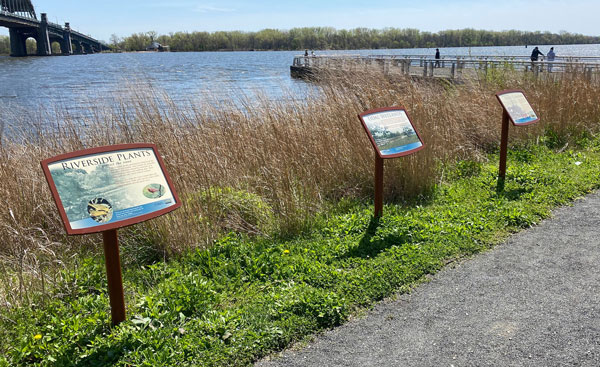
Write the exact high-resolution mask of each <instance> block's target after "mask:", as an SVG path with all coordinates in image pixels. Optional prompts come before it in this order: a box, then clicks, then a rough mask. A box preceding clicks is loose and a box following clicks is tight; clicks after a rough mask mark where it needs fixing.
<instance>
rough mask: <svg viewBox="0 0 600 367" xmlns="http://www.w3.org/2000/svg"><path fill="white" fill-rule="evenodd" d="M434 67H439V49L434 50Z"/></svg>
mask: <svg viewBox="0 0 600 367" xmlns="http://www.w3.org/2000/svg"><path fill="white" fill-rule="evenodd" d="M435 67H436V68H439V67H440V49H439V48H436V49H435Z"/></svg>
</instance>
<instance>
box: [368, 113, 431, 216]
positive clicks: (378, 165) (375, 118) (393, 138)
mask: <svg viewBox="0 0 600 367" xmlns="http://www.w3.org/2000/svg"><path fill="white" fill-rule="evenodd" d="M358 118H359V120H360V122H361V123H362V126H363V128H364V129H365V132H366V133H367V136H368V137H369V140H370V141H371V144H372V145H373V149H374V150H375V203H374V207H375V210H374V215H375V217H380V216H381V214H382V213H383V167H384V165H383V160H384V159H388V158H397V157H402V156H405V155H409V154H412V153H414V152H417V151H419V150H421V149H423V148H424V147H425V144H424V143H423V141H422V140H421V137H420V136H419V134H418V133H417V130H416V129H415V127H414V126H413V124H412V122H411V121H410V118H409V116H408V113H407V112H406V110H405V109H404V108H402V107H384V108H377V109H373V110H369V111H365V112H363V113H361V114H359V115H358Z"/></svg>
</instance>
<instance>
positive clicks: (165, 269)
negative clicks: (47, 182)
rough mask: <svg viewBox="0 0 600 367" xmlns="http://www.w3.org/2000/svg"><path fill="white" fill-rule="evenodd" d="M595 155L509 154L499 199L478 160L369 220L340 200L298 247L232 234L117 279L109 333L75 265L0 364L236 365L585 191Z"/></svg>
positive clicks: (18, 314)
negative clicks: (422, 195)
mask: <svg viewBox="0 0 600 367" xmlns="http://www.w3.org/2000/svg"><path fill="white" fill-rule="evenodd" d="M599 148H600V140H597V139H591V140H589V141H588V144H587V147H586V148H584V149H582V150H577V151H576V150H564V151H562V152H560V153H556V152H553V151H552V150H551V149H550V148H548V147H547V146H546V145H542V144H540V145H535V144H531V145H527V146H523V147H521V148H520V149H516V150H513V151H511V154H510V156H509V169H508V172H507V180H506V183H505V189H504V190H503V191H500V192H499V191H497V190H496V174H497V161H496V160H495V158H494V157H493V156H491V157H490V162H489V163H485V164H481V163H474V162H471V163H466V162H463V163H461V164H459V165H455V166H452V167H447V181H445V182H444V183H443V184H441V185H439V187H438V188H437V189H436V190H435V193H434V194H432V195H431V196H430V197H429V198H428V199H427V200H422V201H418V202H416V203H415V204H416V205H398V204H390V205H386V207H385V215H384V216H383V217H382V218H381V219H379V220H374V219H373V217H372V206H370V205H365V204H363V203H361V202H357V201H346V200H344V201H342V202H340V203H339V204H338V205H337V206H336V207H332V208H330V210H329V211H327V214H323V215H321V216H319V217H318V218H317V219H316V220H315V222H314V223H315V225H314V226H313V228H312V230H311V231H310V232H309V233H305V234H304V235H303V236H299V237H296V238H293V239H289V240H281V239H268V238H252V237H248V236H244V235H239V234H234V233H232V234H230V235H229V236H226V237H224V238H222V239H220V240H219V241H217V242H216V243H215V244H214V245H213V246H212V247H211V248H210V249H208V250H191V251H189V252H187V253H185V254H183V255H181V256H180V257H178V259H177V260H172V261H169V262H156V263H155V264H152V265H137V266H128V267H125V268H124V280H125V290H126V299H127V305H128V314H129V319H128V321H126V322H124V323H122V324H121V325H119V326H118V327H115V328H112V329H111V328H110V327H109V320H110V313H109V306H108V299H107V294H106V281H105V279H104V269H103V263H102V257H101V256H94V257H85V258H82V259H80V260H79V261H78V266H77V268H76V269H75V270H68V271H65V274H64V278H65V281H64V283H62V284H61V285H60V286H59V287H57V288H55V290H54V291H53V293H52V295H51V297H50V298H48V299H45V300H44V301H43V303H40V304H36V305H35V306H34V307H31V308H17V309H13V310H11V311H10V312H7V313H4V314H3V316H2V318H0V324H1V325H2V327H1V328H0V330H1V331H0V338H1V340H2V342H1V343H0V355H3V356H4V357H0V366H1V365H2V363H4V365H11V366H12V365H15V366H18V365H40V366H45V365H48V366H50V365H61V366H62V365H64V366H98V365H122V366H130V365H131V366H144V365H153V366H155V365H179V366H185V365H190V366H196V365H202V366H224V365H227V366H247V365H249V364H251V363H252V362H253V361H255V360H257V359H258V358H260V357H262V356H265V355H267V354H269V353H271V352H273V351H277V350H280V349H281V348H284V347H286V346H288V345H290V343H293V342H295V341H298V340H302V338H304V337H305V336H307V335H310V334H312V333H314V332H317V331H319V330H322V329H324V328H329V327H333V326H336V325H339V324H340V323H342V322H344V321H345V320H347V319H348V317H350V316H351V315H352V314H354V313H355V312H357V310H360V309H362V308H364V307H368V306H370V305H372V304H373V303H374V302H376V301H378V300H381V299H383V298H385V297H388V296H391V295H392V294H394V293H395V292H398V291H408V290H410V288H411V287H413V286H414V285H415V284H417V283H418V282H420V281H422V279H423V277H424V276H425V275H427V274H432V273H435V272H436V271H437V270H439V269H440V268H441V267H442V266H444V265H445V264H447V263H448V262H451V261H454V260H456V259H460V258H464V257H469V256H471V255H472V254H475V253H478V252H480V251H483V250H485V249H487V248H489V247H490V246H492V245H494V244H495V243H497V242H499V241H501V240H502V239H503V238H505V237H506V235H507V234H509V233H511V232H514V231H517V230H519V229H521V228H526V227H529V226H531V225H534V224H536V223H537V222H539V221H540V220H541V219H543V218H545V217H548V216H549V214H550V210H551V209H552V208H553V207H555V206H557V205H563V204H566V203H568V202H569V201H571V200H573V199H575V198H577V197H580V196H581V195H584V194H585V193H588V192H590V191H591V190H594V189H595V188H597V187H598V186H600V177H598V171H599V169H600V149H599ZM2 358H4V360H3V359H2ZM2 361H4V362H2Z"/></svg>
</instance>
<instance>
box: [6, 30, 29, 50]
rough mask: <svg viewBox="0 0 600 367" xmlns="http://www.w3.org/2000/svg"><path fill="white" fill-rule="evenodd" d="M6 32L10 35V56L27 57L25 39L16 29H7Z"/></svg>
mask: <svg viewBox="0 0 600 367" xmlns="http://www.w3.org/2000/svg"><path fill="white" fill-rule="evenodd" d="M8 32H9V35H10V56H14V57H22V56H27V46H26V44H25V41H26V40H27V37H26V36H25V35H24V34H23V33H22V32H21V31H19V29H16V28H9V29H8Z"/></svg>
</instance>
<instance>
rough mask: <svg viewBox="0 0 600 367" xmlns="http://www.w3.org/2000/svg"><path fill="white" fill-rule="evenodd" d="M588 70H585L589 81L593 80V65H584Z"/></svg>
mask: <svg viewBox="0 0 600 367" xmlns="http://www.w3.org/2000/svg"><path fill="white" fill-rule="evenodd" d="M584 67H585V69H586V71H585V77H586V79H587V80H588V81H590V82H591V81H592V67H591V66H584Z"/></svg>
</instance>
